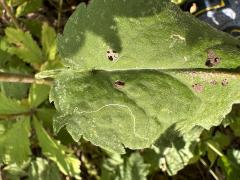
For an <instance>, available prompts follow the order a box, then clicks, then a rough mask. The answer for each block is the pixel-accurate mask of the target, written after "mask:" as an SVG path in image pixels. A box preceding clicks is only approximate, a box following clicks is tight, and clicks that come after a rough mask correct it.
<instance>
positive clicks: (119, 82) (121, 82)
mask: <svg viewBox="0 0 240 180" xmlns="http://www.w3.org/2000/svg"><path fill="white" fill-rule="evenodd" d="M124 85H125V82H123V81H121V80H116V81H115V82H114V86H115V87H116V88H123V87H124Z"/></svg>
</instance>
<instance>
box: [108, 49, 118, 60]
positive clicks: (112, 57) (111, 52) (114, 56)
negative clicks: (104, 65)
mask: <svg viewBox="0 0 240 180" xmlns="http://www.w3.org/2000/svg"><path fill="white" fill-rule="evenodd" d="M106 56H107V58H108V60H109V61H116V60H118V57H119V56H118V53H117V51H115V50H112V49H109V50H107V54H106Z"/></svg>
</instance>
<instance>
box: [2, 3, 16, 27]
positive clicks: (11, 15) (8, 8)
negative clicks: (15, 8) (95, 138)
mask: <svg viewBox="0 0 240 180" xmlns="http://www.w3.org/2000/svg"><path fill="white" fill-rule="evenodd" d="M0 3H1V5H2V7H3V8H4V9H5V11H6V12H7V14H8V15H9V17H10V18H11V19H12V22H13V24H14V26H15V27H16V28H18V29H21V27H20V25H19V23H18V21H17V18H16V17H15V15H14V14H13V12H12V11H11V9H10V7H9V6H8V5H7V3H6V0H0Z"/></svg>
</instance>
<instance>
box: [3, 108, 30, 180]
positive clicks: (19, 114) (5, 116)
mask: <svg viewBox="0 0 240 180" xmlns="http://www.w3.org/2000/svg"><path fill="white" fill-rule="evenodd" d="M34 113H35V111H34V110H31V111H27V112H22V113H15V114H4V115H3V114H0V121H1V120H6V119H8V120H15V119H16V118H17V117H19V116H32V115H33V114H34ZM0 180H1V179H0Z"/></svg>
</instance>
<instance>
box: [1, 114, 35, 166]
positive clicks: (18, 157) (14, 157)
mask: <svg viewBox="0 0 240 180" xmlns="http://www.w3.org/2000/svg"><path fill="white" fill-rule="evenodd" d="M29 133H30V123H29V119H28V118H22V119H21V120H19V121H17V122H16V123H14V124H13V126H12V127H11V128H10V129H8V130H6V131H5V133H4V134H1V137H0V144H1V146H0V160H1V162H4V164H8V165H9V164H15V163H16V164H17V165H22V164H23V163H24V162H26V161H28V160H29V158H30V155H31V150H30V142H29Z"/></svg>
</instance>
